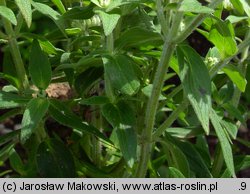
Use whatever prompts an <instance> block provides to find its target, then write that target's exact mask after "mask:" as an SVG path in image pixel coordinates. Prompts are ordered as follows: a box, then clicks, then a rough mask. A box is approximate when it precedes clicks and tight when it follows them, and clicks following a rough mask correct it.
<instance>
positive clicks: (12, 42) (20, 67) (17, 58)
mask: <svg viewBox="0 0 250 194" xmlns="http://www.w3.org/2000/svg"><path fill="white" fill-rule="evenodd" d="M0 5H4V6H6V2H5V0H0ZM2 20H3V24H4V29H5V31H6V33H7V34H8V36H9V46H10V52H11V55H12V57H13V61H14V64H15V68H16V72H17V76H18V78H19V81H20V82H21V88H20V89H21V90H24V89H27V88H28V87H29V82H28V78H27V75H26V71H25V68H24V64H23V60H22V57H21V53H20V51H19V47H18V43H17V40H16V35H15V32H14V30H13V28H12V24H11V23H10V22H9V21H8V20H6V19H5V18H2Z"/></svg>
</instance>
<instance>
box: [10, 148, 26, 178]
mask: <svg viewBox="0 0 250 194" xmlns="http://www.w3.org/2000/svg"><path fill="white" fill-rule="evenodd" d="M9 155H10V156H9V160H10V165H11V167H12V168H13V169H14V170H15V171H16V172H18V173H19V174H20V175H23V174H24V173H25V169H24V164H23V161H22V159H21V157H20V156H19V154H18V153H17V152H16V150H15V149H14V148H13V149H12V150H11V151H10V153H9Z"/></svg>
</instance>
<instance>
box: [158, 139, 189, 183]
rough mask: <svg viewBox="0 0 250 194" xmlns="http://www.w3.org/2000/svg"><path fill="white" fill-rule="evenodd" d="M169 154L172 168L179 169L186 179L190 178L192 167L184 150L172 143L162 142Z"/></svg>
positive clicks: (169, 162)
mask: <svg viewBox="0 0 250 194" xmlns="http://www.w3.org/2000/svg"><path fill="white" fill-rule="evenodd" d="M162 143H163V144H162V145H163V146H164V149H165V151H166V152H168V153H167V158H168V159H167V161H168V165H169V166H170V167H174V168H176V169H178V170H179V171H180V172H181V173H182V174H183V175H184V176H185V177H186V178H188V177H190V166H189V163H188V160H187V158H186V156H185V154H184V153H183V152H182V150H181V149H180V148H179V147H177V146H176V145H175V144H173V143H171V142H168V141H166V142H162Z"/></svg>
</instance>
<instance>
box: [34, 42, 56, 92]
mask: <svg viewBox="0 0 250 194" xmlns="http://www.w3.org/2000/svg"><path fill="white" fill-rule="evenodd" d="M29 72H30V76H31V80H32V82H33V83H34V84H35V85H36V86H37V87H38V88H42V89H46V88H47V87H48V85H49V83H50V81H51V76H52V72H51V66H50V62H49V59H48V56H47V55H46V54H45V53H44V52H43V51H42V49H41V47H40V45H39V42H38V41H37V40H34V41H33V43H32V48H31V52H30V64H29Z"/></svg>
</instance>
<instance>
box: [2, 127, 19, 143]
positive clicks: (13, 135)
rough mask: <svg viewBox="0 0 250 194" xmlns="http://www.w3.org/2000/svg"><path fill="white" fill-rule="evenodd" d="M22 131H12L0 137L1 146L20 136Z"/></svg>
mask: <svg viewBox="0 0 250 194" xmlns="http://www.w3.org/2000/svg"><path fill="white" fill-rule="evenodd" d="M19 132H20V131H12V132H10V133H7V134H5V135H1V136H0V146H2V145H4V144H5V143H7V142H9V141H11V140H13V139H15V138H16V137H17V136H18V135H19Z"/></svg>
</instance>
